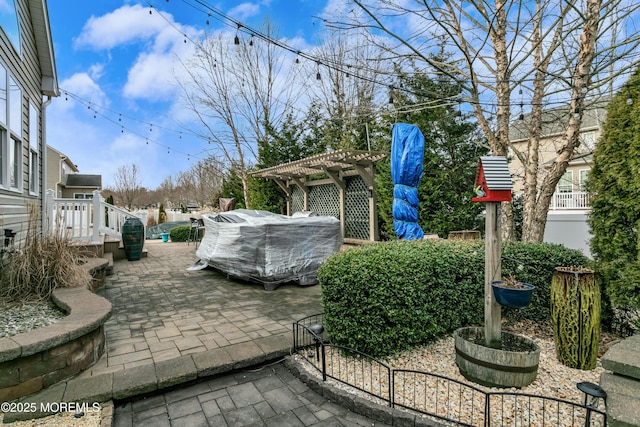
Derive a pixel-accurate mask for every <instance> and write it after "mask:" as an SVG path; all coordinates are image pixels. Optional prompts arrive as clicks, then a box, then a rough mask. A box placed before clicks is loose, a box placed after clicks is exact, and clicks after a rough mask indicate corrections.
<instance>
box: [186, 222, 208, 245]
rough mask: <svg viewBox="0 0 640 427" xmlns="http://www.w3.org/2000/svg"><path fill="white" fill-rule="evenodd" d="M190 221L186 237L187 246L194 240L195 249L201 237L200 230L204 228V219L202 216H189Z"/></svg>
mask: <svg viewBox="0 0 640 427" xmlns="http://www.w3.org/2000/svg"><path fill="white" fill-rule="evenodd" d="M189 221H191V225H190V228H189V238H188V239H187V246H189V243H190V242H194V243H195V244H196V249H197V248H198V242H199V241H200V239H201V238H202V230H204V221H203V220H202V218H189Z"/></svg>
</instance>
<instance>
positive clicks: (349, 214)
mask: <svg viewBox="0 0 640 427" xmlns="http://www.w3.org/2000/svg"><path fill="white" fill-rule="evenodd" d="M386 156H387V153H384V152H375V151H358V150H346V151H335V152H330V153H322V154H317V155H315V156H311V157H307V158H305V159H301V160H296V161H293V162H290V163H285V164H281V165H278V166H273V167H270V168H266V169H261V170H259V171H255V172H252V175H253V176H255V177H259V178H266V179H272V180H273V181H274V182H275V183H276V184H278V186H279V187H280V188H281V189H282V190H283V191H284V192H285V194H287V196H288V197H289V199H288V204H287V211H288V213H289V214H294V213H296V212H300V211H303V210H305V209H308V210H310V211H313V212H315V213H317V214H318V215H327V216H333V217H336V218H338V219H339V220H340V223H341V224H340V229H341V231H342V233H343V237H344V238H345V239H352V240H376V239H377V238H378V229H377V221H378V218H377V210H376V204H375V182H374V174H375V162H377V161H378V160H380V159H383V158H384V157H386ZM319 174H323V175H325V178H319V179H316V180H310V177H312V176H314V177H315V178H317V175H319ZM305 194H306V197H305ZM305 202H306V203H305Z"/></svg>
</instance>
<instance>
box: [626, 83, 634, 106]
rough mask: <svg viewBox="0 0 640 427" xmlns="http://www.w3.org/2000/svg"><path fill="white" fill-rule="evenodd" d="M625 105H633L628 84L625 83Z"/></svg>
mask: <svg viewBox="0 0 640 427" xmlns="http://www.w3.org/2000/svg"><path fill="white" fill-rule="evenodd" d="M627 105H633V98H632V97H631V90H630V89H629V85H627Z"/></svg>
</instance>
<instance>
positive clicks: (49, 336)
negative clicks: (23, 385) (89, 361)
mask: <svg viewBox="0 0 640 427" xmlns="http://www.w3.org/2000/svg"><path fill="white" fill-rule="evenodd" d="M52 298H53V301H54V302H55V304H56V305H57V306H58V307H60V308H61V309H63V310H64V311H66V312H67V313H68V315H67V316H66V317H64V318H62V319H61V320H60V321H59V322H56V323H53V324H51V325H47V326H43V327H41V328H38V329H35V330H33V331H29V332H25V333H22V334H18V335H14V336H12V337H8V338H2V339H0V362H6V361H9V360H13V359H16V358H17V357H25V356H30V355H32V354H36V353H39V352H41V351H43V350H47V349H49V348H53V347H55V346H58V345H61V344H65V343H67V342H69V341H71V340H73V339H75V338H77V337H78V336H81V335H84V334H86V333H89V332H91V331H93V330H94V329H97V328H99V327H100V326H101V325H102V324H104V323H105V322H106V321H107V320H108V319H109V317H110V316H111V303H110V302H109V301H108V300H106V299H105V298H103V297H101V296H99V295H96V294H94V293H93V292H91V291H90V290H89V289H87V288H83V287H75V288H59V289H56V290H54V291H53V295H52Z"/></svg>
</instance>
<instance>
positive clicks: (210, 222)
mask: <svg viewBox="0 0 640 427" xmlns="http://www.w3.org/2000/svg"><path fill="white" fill-rule="evenodd" d="M202 219H203V221H204V227H205V234H204V237H203V238H202V242H200V246H199V247H198V250H197V251H196V256H197V257H198V258H200V260H202V261H204V262H206V263H207V264H208V265H209V266H210V267H213V268H214V269H216V270H219V271H221V272H223V273H224V274H226V275H227V276H230V277H234V278H238V279H243V280H248V281H253V282H258V283H261V284H263V285H264V288H265V289H266V290H274V289H275V288H277V287H278V286H279V285H280V284H282V283H285V282H297V283H299V284H300V285H304V286H306V285H314V284H316V283H317V282H318V279H317V271H318V267H319V266H320V265H321V264H322V263H323V262H324V261H325V260H326V259H327V258H328V257H329V256H330V255H331V254H333V253H335V252H337V251H339V250H340V246H341V245H342V236H341V234H340V221H339V220H338V219H336V218H334V217H330V216H314V215H313V214H310V213H303V214H299V215H294V216H286V215H278V214H274V213H271V212H267V211H258V210H247V209H237V210H233V211H229V212H220V213H217V214H211V215H203V216H202Z"/></svg>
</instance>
